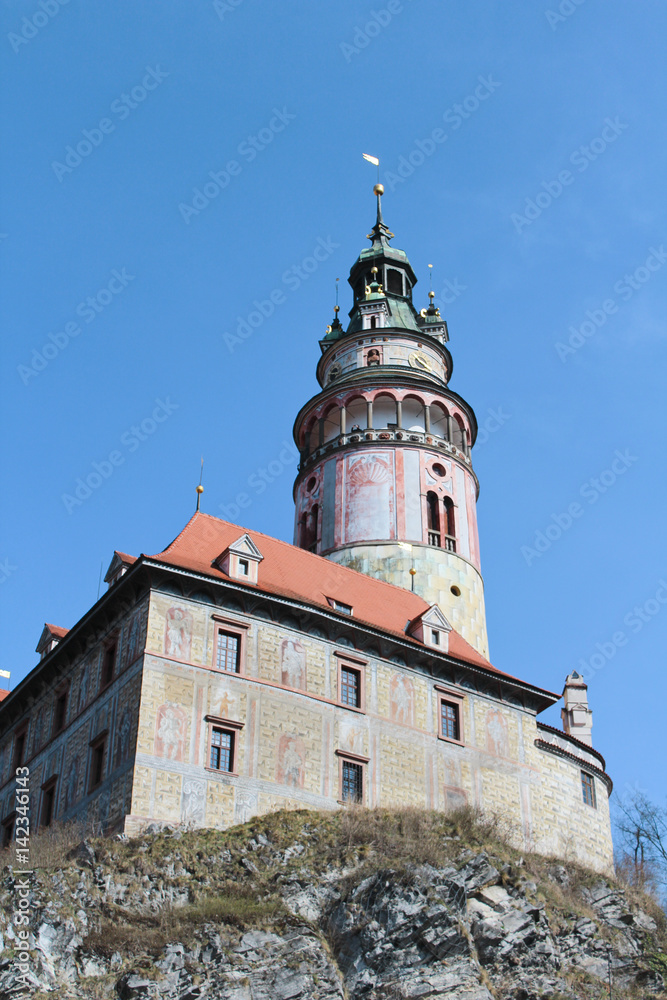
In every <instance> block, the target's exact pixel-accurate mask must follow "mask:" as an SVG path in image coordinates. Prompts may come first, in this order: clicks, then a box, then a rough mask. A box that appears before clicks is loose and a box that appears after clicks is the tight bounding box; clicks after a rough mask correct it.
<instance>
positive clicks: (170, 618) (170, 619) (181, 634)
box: [164, 608, 192, 660]
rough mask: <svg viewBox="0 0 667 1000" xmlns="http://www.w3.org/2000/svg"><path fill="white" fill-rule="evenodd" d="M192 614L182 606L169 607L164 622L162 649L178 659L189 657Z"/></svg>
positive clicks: (187, 658)
mask: <svg viewBox="0 0 667 1000" xmlns="http://www.w3.org/2000/svg"><path fill="white" fill-rule="evenodd" d="M191 643H192V615H191V614H190V612H189V611H186V610H185V609H184V608H169V611H167V615H166V620H165V623H164V651H165V653H166V654H167V656H175V657H176V658H177V659H179V660H189V659H190V645H191Z"/></svg>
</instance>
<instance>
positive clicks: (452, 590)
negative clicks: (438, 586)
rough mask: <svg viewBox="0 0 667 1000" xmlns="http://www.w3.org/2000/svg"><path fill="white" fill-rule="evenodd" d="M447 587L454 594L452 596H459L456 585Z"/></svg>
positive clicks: (459, 592)
mask: <svg viewBox="0 0 667 1000" xmlns="http://www.w3.org/2000/svg"><path fill="white" fill-rule="evenodd" d="M449 589H450V590H451V592H452V594H453V595H454V597H460V596H461V591H460V590H459V588H458V587H450V588H449Z"/></svg>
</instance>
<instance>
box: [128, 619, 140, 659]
mask: <svg viewBox="0 0 667 1000" xmlns="http://www.w3.org/2000/svg"><path fill="white" fill-rule="evenodd" d="M140 631H141V616H140V615H135V616H134V618H133V619H132V623H131V625H130V631H129V634H128V637H127V659H126V665H127V666H129V665H130V664H131V663H134V661H135V659H136V657H137V652H138V651H139V633H140Z"/></svg>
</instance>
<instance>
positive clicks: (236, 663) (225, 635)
mask: <svg viewBox="0 0 667 1000" xmlns="http://www.w3.org/2000/svg"><path fill="white" fill-rule="evenodd" d="M240 654H241V636H240V635H239V634H238V632H225V631H224V630H223V629H218V640H217V648H216V659H215V665H216V667H217V668H218V670H226V671H227V673H229V674H238V673H240V666H241V655H240Z"/></svg>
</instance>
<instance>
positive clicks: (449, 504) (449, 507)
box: [445, 497, 456, 552]
mask: <svg viewBox="0 0 667 1000" xmlns="http://www.w3.org/2000/svg"><path fill="white" fill-rule="evenodd" d="M445 530H446V537H445V548H447V550H448V551H449V552H456V532H455V522H454V501H453V500H452V499H451V497H445Z"/></svg>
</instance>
